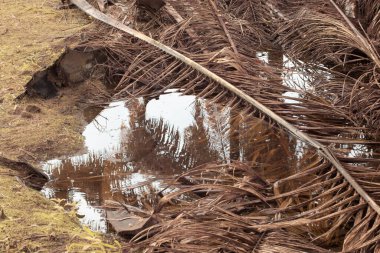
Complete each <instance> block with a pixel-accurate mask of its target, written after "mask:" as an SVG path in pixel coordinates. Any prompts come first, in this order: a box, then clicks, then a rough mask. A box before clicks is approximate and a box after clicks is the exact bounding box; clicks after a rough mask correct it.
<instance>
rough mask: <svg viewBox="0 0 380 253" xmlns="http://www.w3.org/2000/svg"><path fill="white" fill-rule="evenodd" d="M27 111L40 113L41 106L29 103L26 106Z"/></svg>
mask: <svg viewBox="0 0 380 253" xmlns="http://www.w3.org/2000/svg"><path fill="white" fill-rule="evenodd" d="M25 111H26V112H30V113H40V112H41V108H39V107H38V106H36V105H27V106H26V108H25Z"/></svg>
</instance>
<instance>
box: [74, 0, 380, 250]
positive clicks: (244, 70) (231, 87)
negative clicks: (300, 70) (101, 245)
mask: <svg viewBox="0 0 380 253" xmlns="http://www.w3.org/2000/svg"><path fill="white" fill-rule="evenodd" d="M72 1H73V3H75V4H77V5H78V6H80V7H81V8H82V9H84V10H85V11H86V12H87V13H89V14H91V15H93V16H94V17H96V18H100V19H101V20H103V21H105V22H107V23H109V24H111V25H113V26H115V27H118V28H119V29H121V30H123V31H126V32H128V33H130V34H132V35H133V36H135V37H137V38H139V39H142V40H144V41H146V42H148V43H150V44H151V45H153V46H156V47H158V48H159V49H160V50H158V49H156V48H154V47H152V46H150V45H147V44H145V43H141V42H138V41H136V39H135V38H133V37H132V38H131V37H129V36H126V35H124V34H120V33H116V34H115V33H113V34H109V33H105V34H100V33H98V34H97V35H92V36H91V38H92V41H90V42H88V43H87V44H86V45H87V46H92V47H98V48H99V47H104V48H105V50H107V53H108V56H109V57H108V58H109V62H108V63H109V65H110V72H111V73H118V74H120V78H119V79H118V81H119V82H118V84H117V86H116V89H115V91H116V92H117V93H116V97H118V98H121V97H125V96H128V95H132V96H133V95H134V96H135V95H142V94H145V95H147V94H151V95H157V94H159V93H161V92H162V91H164V90H166V89H168V88H181V89H182V90H183V92H185V93H195V94H197V95H198V96H199V97H205V98H209V99H212V101H214V102H216V103H219V104H223V105H225V106H227V107H230V108H232V109H238V110H240V111H243V112H245V113H248V114H256V115H260V112H262V113H264V114H265V115H267V119H269V121H271V122H272V123H276V124H277V125H280V126H281V127H283V128H285V129H286V130H287V131H289V132H291V133H293V134H294V135H296V136H297V137H299V138H300V139H301V140H302V141H304V142H306V143H308V144H310V145H311V146H312V147H309V148H308V149H309V150H310V153H308V152H306V150H304V151H303V153H304V154H303V156H302V157H303V159H304V160H305V161H306V162H307V163H306V165H304V166H302V167H301V168H299V169H298V170H296V171H291V173H290V174H288V175H286V174H285V175H280V178H278V179H276V180H275V182H274V183H273V182H265V181H264V180H262V179H260V177H258V176H255V175H254V173H253V171H254V170H255V166H251V165H252V164H255V162H256V161H258V160H257V159H258V158H257V157H262V155H261V154H260V152H258V153H257V154H258V155H255V156H252V157H256V158H251V159H256V160H252V161H251V162H250V163H249V164H250V165H246V164H241V163H230V164H223V165H218V164H215V163H214V164H208V165H204V166H203V167H199V168H195V169H194V170H193V171H191V172H190V173H188V174H186V175H184V176H187V177H189V178H186V180H187V181H190V182H191V183H192V184H191V185H190V186H186V185H176V186H177V187H178V188H179V190H178V191H176V192H172V193H170V194H168V195H166V196H164V197H163V198H162V199H161V200H160V202H159V203H158V205H157V206H156V207H155V215H161V216H163V218H162V220H161V222H160V223H159V224H157V225H154V226H152V227H150V228H149V229H147V230H145V231H143V232H142V233H140V234H139V235H138V236H136V237H135V239H134V240H133V242H134V243H135V242H137V241H139V240H143V242H141V243H139V244H135V245H136V247H145V248H148V249H151V250H152V251H165V252H167V251H173V252H191V251H194V249H195V248H197V249H199V250H201V251H206V250H207V251H213V252H220V251H227V252H247V251H255V250H260V251H259V252H266V251H268V252H278V251H279V250H280V249H281V250H285V249H284V248H286V250H288V251H289V252H294V251H296V250H298V251H302V250H309V251H315V252H326V251H325V250H324V249H323V248H320V247H318V246H314V245H313V244H312V243H311V242H314V243H315V244H318V245H319V246H322V247H324V248H328V247H329V248H331V247H337V248H338V250H339V249H342V250H343V251H348V252H376V251H378V250H379V247H380V246H379V244H378V241H379V239H380V234H379V231H380V229H379V228H380V221H379V220H380V218H379V217H380V216H379V214H380V208H379V206H378V203H379V202H380V195H379V187H378V182H379V177H380V173H379V172H378V169H377V167H371V166H370V165H369V162H370V161H371V162H374V163H375V164H378V160H377V159H376V158H373V159H371V160H370V161H369V159H367V158H363V157H351V156H350V153H348V152H345V150H344V149H343V148H341V147H339V146H335V147H334V152H332V151H331V150H330V149H329V148H327V147H325V146H322V145H321V144H320V143H319V142H318V141H320V142H321V143H324V144H328V143H336V144H338V145H339V144H341V145H343V144H347V143H348V144H355V143H362V144H370V143H371V141H369V140H366V139H360V138H355V137H356V136H360V134H361V132H360V131H358V130H362V131H365V130H367V129H366V128H365V127H361V126H359V125H356V122H355V120H353V119H352V118H351V117H350V116H349V115H347V113H346V111H345V110H344V108H337V107H335V106H334V105H333V104H332V103H331V101H330V100H329V99H326V98H322V97H318V96H316V95H315V94H313V93H311V92H307V91H306V92H301V91H298V90H294V89H291V88H289V87H287V86H284V85H283V83H282V81H283V80H282V78H281V75H280V73H281V70H279V69H277V68H274V67H270V66H268V65H266V64H262V63H261V62H260V61H258V60H257V59H255V54H254V52H252V50H251V49H250V45H249V44H248V45H247V43H249V41H250V40H249V39H250V38H251V39H252V37H249V36H248V37H245V36H243V35H241V33H238V32H237V31H239V27H238V26H237V25H236V24H234V23H233V24H231V26H230V27H229V26H227V25H226V24H224V25H225V27H223V25H221V22H225V21H223V20H222V21H220V19H217V18H216V17H215V13H214V12H213V11H212V8H211V7H210V6H204V5H203V6H202V5H198V8H199V9H197V13H199V14H197V13H194V16H196V17H195V18H194V17H193V18H192V19H189V20H187V21H184V22H183V23H181V24H179V25H172V24H169V25H167V27H165V29H163V31H162V32H160V33H159V35H160V36H159V38H160V41H161V42H164V43H166V44H168V45H170V46H171V47H168V46H164V45H163V44H161V43H159V42H157V41H155V40H153V39H151V38H149V37H147V36H144V35H143V34H141V33H138V32H136V31H134V30H132V29H130V28H128V27H126V26H123V25H121V24H120V23H119V22H117V21H115V20H114V19H111V18H109V17H108V16H105V15H100V14H99V13H97V12H95V10H94V9H93V8H91V6H88V5H84V3H85V1H80V0H72ZM168 2H170V1H168ZM171 4H172V5H173V6H174V7H175V2H174V1H173V2H171ZM198 15H199V16H198ZM224 17H226V16H224ZM192 20H194V22H193V21H192ZM202 20H203V23H201V22H202ZM205 23H207V24H210V26H205ZM190 28H191V29H192V30H194V31H197V33H199V34H202V33H203V32H204V33H203V34H204V35H203V36H201V37H200V38H201V39H202V40H201V39H198V38H194V40H195V41H197V42H198V43H195V42H194V40H193V38H189V36H190V35H189V34H188V33H187V32H186V30H189V29H190ZM226 29H227V31H228V33H229V34H230V36H227V31H226ZM98 32H99V31H98ZM206 32H209V34H210V36H213V37H212V40H211V39H210V38H208V39H207V35H206ZM234 34H239V36H237V35H234ZM190 37H191V36H190ZM231 40H233V42H234V44H235V45H236V49H237V51H238V52H234V50H231V49H230V47H231ZM203 43H204V44H203ZM200 45H204V48H202V47H200ZM162 50H163V51H162ZM179 52H181V53H179ZM186 56H188V57H186ZM189 57H191V59H192V60H190V58H189ZM113 66H116V68H115V69H113ZM116 70H117V71H116ZM120 70H121V71H120ZM287 92H294V93H296V94H297V95H298V96H296V97H294V96H292V97H288V96H287ZM253 96H254V97H255V98H256V99H253V98H252V97H253ZM284 99H292V100H293V101H295V102H284ZM252 105H253V106H254V107H256V109H258V110H255V109H254V108H253V107H252ZM259 111H260V112H259ZM274 112H275V113H274ZM284 119H285V120H287V121H288V122H286V121H285V120H284ZM289 122H290V123H291V124H292V125H291V124H289ZM248 125H249V124H248ZM300 129H302V130H303V131H304V132H301V131H300ZM305 133H308V134H309V135H308V134H305ZM352 135H354V138H352V137H351V136H352ZM355 135H356V136H355ZM316 140H318V141H316ZM261 141H263V142H265V141H266V139H261ZM284 143H286V142H284ZM297 143H298V144H299V145H301V146H302V142H301V141H299V142H297ZM372 143H373V142H372ZM262 145H264V144H262ZM283 146H284V145H283ZM313 148H315V149H313ZM270 154H272V157H270V158H268V159H269V161H273V159H274V157H273V155H274V154H276V152H273V153H270V152H269V153H268V154H266V155H268V156H269V155H270ZM337 154H339V155H340V156H337ZM283 160H285V158H283V159H281V161H282V162H284V161H283ZM358 164H361V165H362V167H363V168H360V167H358V166H357V165H358ZM359 168H360V170H359ZM361 170H362V171H361ZM186 194H191V195H194V194H195V195H199V197H198V198H195V199H194V198H190V199H188V198H185V197H184V196H185V195H186ZM172 202H177V203H179V204H178V205H177V206H174V207H173V206H172V205H171V204H170V203H172ZM186 227H187V228H189V230H184V229H183V228H186ZM272 231H274V233H277V235H278V237H277V238H276V240H275V241H274V242H275V245H273V247H271V246H268V245H267V242H268V240H269V239H268V238H271V237H270V236H272V235H276V234H273V233H272ZM284 231H286V232H284ZM284 233H285V236H288V235H289V237H290V238H291V242H290V243H284V238H283V237H281V236H280V235H284ZM300 237H302V239H299V238H300ZM263 243H264V244H263ZM265 243H266V244H265ZM263 245H264V246H263ZM132 246H133V244H132ZM263 247H265V248H263Z"/></svg>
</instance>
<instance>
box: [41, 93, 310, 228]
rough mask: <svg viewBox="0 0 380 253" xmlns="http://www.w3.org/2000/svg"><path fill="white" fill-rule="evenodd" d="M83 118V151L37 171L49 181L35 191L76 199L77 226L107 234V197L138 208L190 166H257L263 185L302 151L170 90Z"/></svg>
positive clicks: (296, 161)
mask: <svg viewBox="0 0 380 253" xmlns="http://www.w3.org/2000/svg"><path fill="white" fill-rule="evenodd" d="M84 114H85V118H86V119H87V120H88V122H89V124H88V125H87V127H86V128H85V130H84V132H83V136H84V138H85V146H86V149H87V152H85V153H84V154H80V155H76V156H70V157H64V158H62V159H55V160H50V161H47V162H46V163H45V164H44V165H43V168H44V171H45V172H46V173H47V174H48V175H49V176H50V179H51V181H50V182H49V183H48V184H47V185H46V187H45V188H44V189H43V193H44V195H45V196H47V197H48V198H58V199H67V200H68V201H69V202H76V203H77V204H78V207H79V210H78V213H79V214H80V216H83V218H82V219H81V222H82V223H83V224H86V225H87V226H89V227H90V228H91V229H93V230H95V231H101V232H107V231H108V228H107V222H106V217H105V210H104V208H103V206H104V205H106V204H107V201H108V200H113V201H118V202H122V203H128V204H129V205H135V206H136V205H137V206H139V205H141V201H142V199H143V198H144V197H146V195H148V194H152V193H157V192H159V191H162V190H163V189H165V188H166V187H167V185H166V184H165V179H169V178H174V177H175V176H176V175H178V174H180V173H181V172H184V171H186V170H187V169H190V168H193V167H195V166H197V165H201V164H204V163H207V162H211V161H220V162H224V163H228V162H230V161H231V160H242V161H252V162H253V163H257V162H260V163H261V166H260V168H261V170H259V171H258V172H259V173H260V174H261V175H263V176H264V177H266V178H267V179H268V180H270V179H271V178H275V177H276V176H280V174H281V173H284V172H287V173H289V172H290V168H291V169H296V168H297V166H301V162H300V159H301V157H302V153H303V152H304V151H303V145H302V143H299V142H297V141H295V140H292V139H291V138H289V136H287V135H286V134H284V133H283V132H281V131H280V130H278V129H275V128H273V129H271V128H269V126H268V125H267V124H266V123H265V122H263V121H262V120H261V119H258V118H254V117H252V116H245V115H238V114H233V112H232V111H231V110H230V109H229V108H223V107H221V106H219V105H215V104H211V103H210V102H208V101H206V100H203V99H198V98H196V97H195V96H189V95H186V96H185V95H182V94H181V93H179V92H177V91H174V90H172V91H168V93H166V94H162V95H161V96H159V97H157V98H133V99H129V100H128V101H119V102H113V103H111V104H110V105H109V106H108V107H107V108H104V109H102V108H97V107H90V108H88V109H87V110H86V111H85V113H84ZM236 115H238V116H236ZM268 152H269V154H267V155H264V154H265V153H268ZM260 153H262V154H263V156H260V157H258V156H259V155H258V154H260ZM300 154H301V155H300ZM284 161H285V162H284ZM279 164H281V165H280V166H279ZM274 170H277V173H273V172H274Z"/></svg>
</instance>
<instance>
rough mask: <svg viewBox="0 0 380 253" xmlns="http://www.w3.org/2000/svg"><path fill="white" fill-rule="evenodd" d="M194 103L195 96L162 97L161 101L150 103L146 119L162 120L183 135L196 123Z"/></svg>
mask: <svg viewBox="0 0 380 253" xmlns="http://www.w3.org/2000/svg"><path fill="white" fill-rule="evenodd" d="M194 101H195V96H181V94H179V93H170V94H164V95H161V96H160V99H159V100H151V101H149V103H148V105H147V106H146V118H147V119H150V118H154V119H160V118H162V119H163V120H164V121H165V122H170V124H171V125H172V126H173V127H174V128H175V129H177V130H178V131H179V132H180V133H183V132H184V130H185V129H186V128H187V127H188V126H190V125H192V124H193V123H194V117H193V110H194Z"/></svg>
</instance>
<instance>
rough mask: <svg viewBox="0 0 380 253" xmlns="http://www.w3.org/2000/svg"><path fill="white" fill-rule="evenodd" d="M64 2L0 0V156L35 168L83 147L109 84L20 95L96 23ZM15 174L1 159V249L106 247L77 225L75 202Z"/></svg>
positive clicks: (11, 250) (85, 85)
mask: <svg viewBox="0 0 380 253" xmlns="http://www.w3.org/2000/svg"><path fill="white" fill-rule="evenodd" d="M59 3H60V1H58V0H46V1H39V0H18V1H17V0H3V1H1V2H0V155H1V156H4V157H7V158H10V159H14V160H18V161H25V162H28V163H30V164H33V165H34V166H36V167H38V166H40V162H41V161H45V160H48V159H52V158H55V157H59V156H62V155H63V154H66V155H67V154H73V153H76V152H78V151H80V149H82V148H83V139H82V135H81V131H82V129H83V126H84V124H85V121H84V119H83V116H82V111H83V108H84V107H86V103H87V102H88V101H90V100H91V99H92V98H93V96H96V94H98V93H99V92H102V89H104V88H103V87H102V85H101V84H97V83H96V82H91V81H88V82H86V83H84V84H81V85H78V86H76V87H68V88H65V89H63V90H61V91H60V95H59V96H58V97H56V98H53V99H49V100H42V99H39V98H28V97H25V98H24V99H22V100H21V101H16V100H15V98H16V97H17V96H18V95H19V94H21V93H22V92H23V90H24V85H25V84H26V83H27V82H28V81H29V80H30V79H31V77H32V75H33V73H35V72H36V71H38V70H41V69H43V68H45V67H46V66H49V65H51V64H52V63H53V62H54V61H55V60H56V59H57V58H58V56H59V55H60V54H61V53H62V52H63V51H64V50H65V47H67V46H70V45H71V44H73V43H75V42H73V40H70V39H67V38H68V37H70V36H71V35H73V34H77V33H78V32H79V31H80V30H81V29H89V28H90V27H91V25H92V21H91V19H89V18H88V17H87V16H86V15H84V14H83V13H81V12H80V11H79V10H76V9H64V10H57V8H56V7H57V5H58V4H59ZM33 108H34V109H33ZM36 108H37V109H36ZM17 176H18V174H17V173H16V172H15V171H13V170H11V169H10V168H7V167H6V166H4V165H0V214H1V213H2V215H1V216H0V252H64V251H66V250H69V251H71V252H79V251H80V252H82V248H81V247H82V246H83V245H85V249H87V250H89V251H91V250H93V248H91V247H90V246H91V245H92V246H94V247H104V246H102V245H103V244H102V240H103V239H101V238H100V236H99V235H97V234H94V233H92V232H90V231H88V230H86V229H83V228H82V227H81V226H80V224H79V222H78V220H77V218H76V216H75V211H74V210H73V209H72V208H64V207H62V206H60V205H59V203H55V202H54V201H50V200H46V199H45V198H44V197H43V196H42V195H41V194H40V193H39V192H38V191H35V190H32V189H30V188H28V187H26V186H24V185H23V183H22V182H21V181H20V180H19V179H18V177H17ZM57 202H59V201H57ZM65 209H66V210H65ZM76 243H79V244H76ZM86 245H87V246H86ZM78 248H81V250H78Z"/></svg>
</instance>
